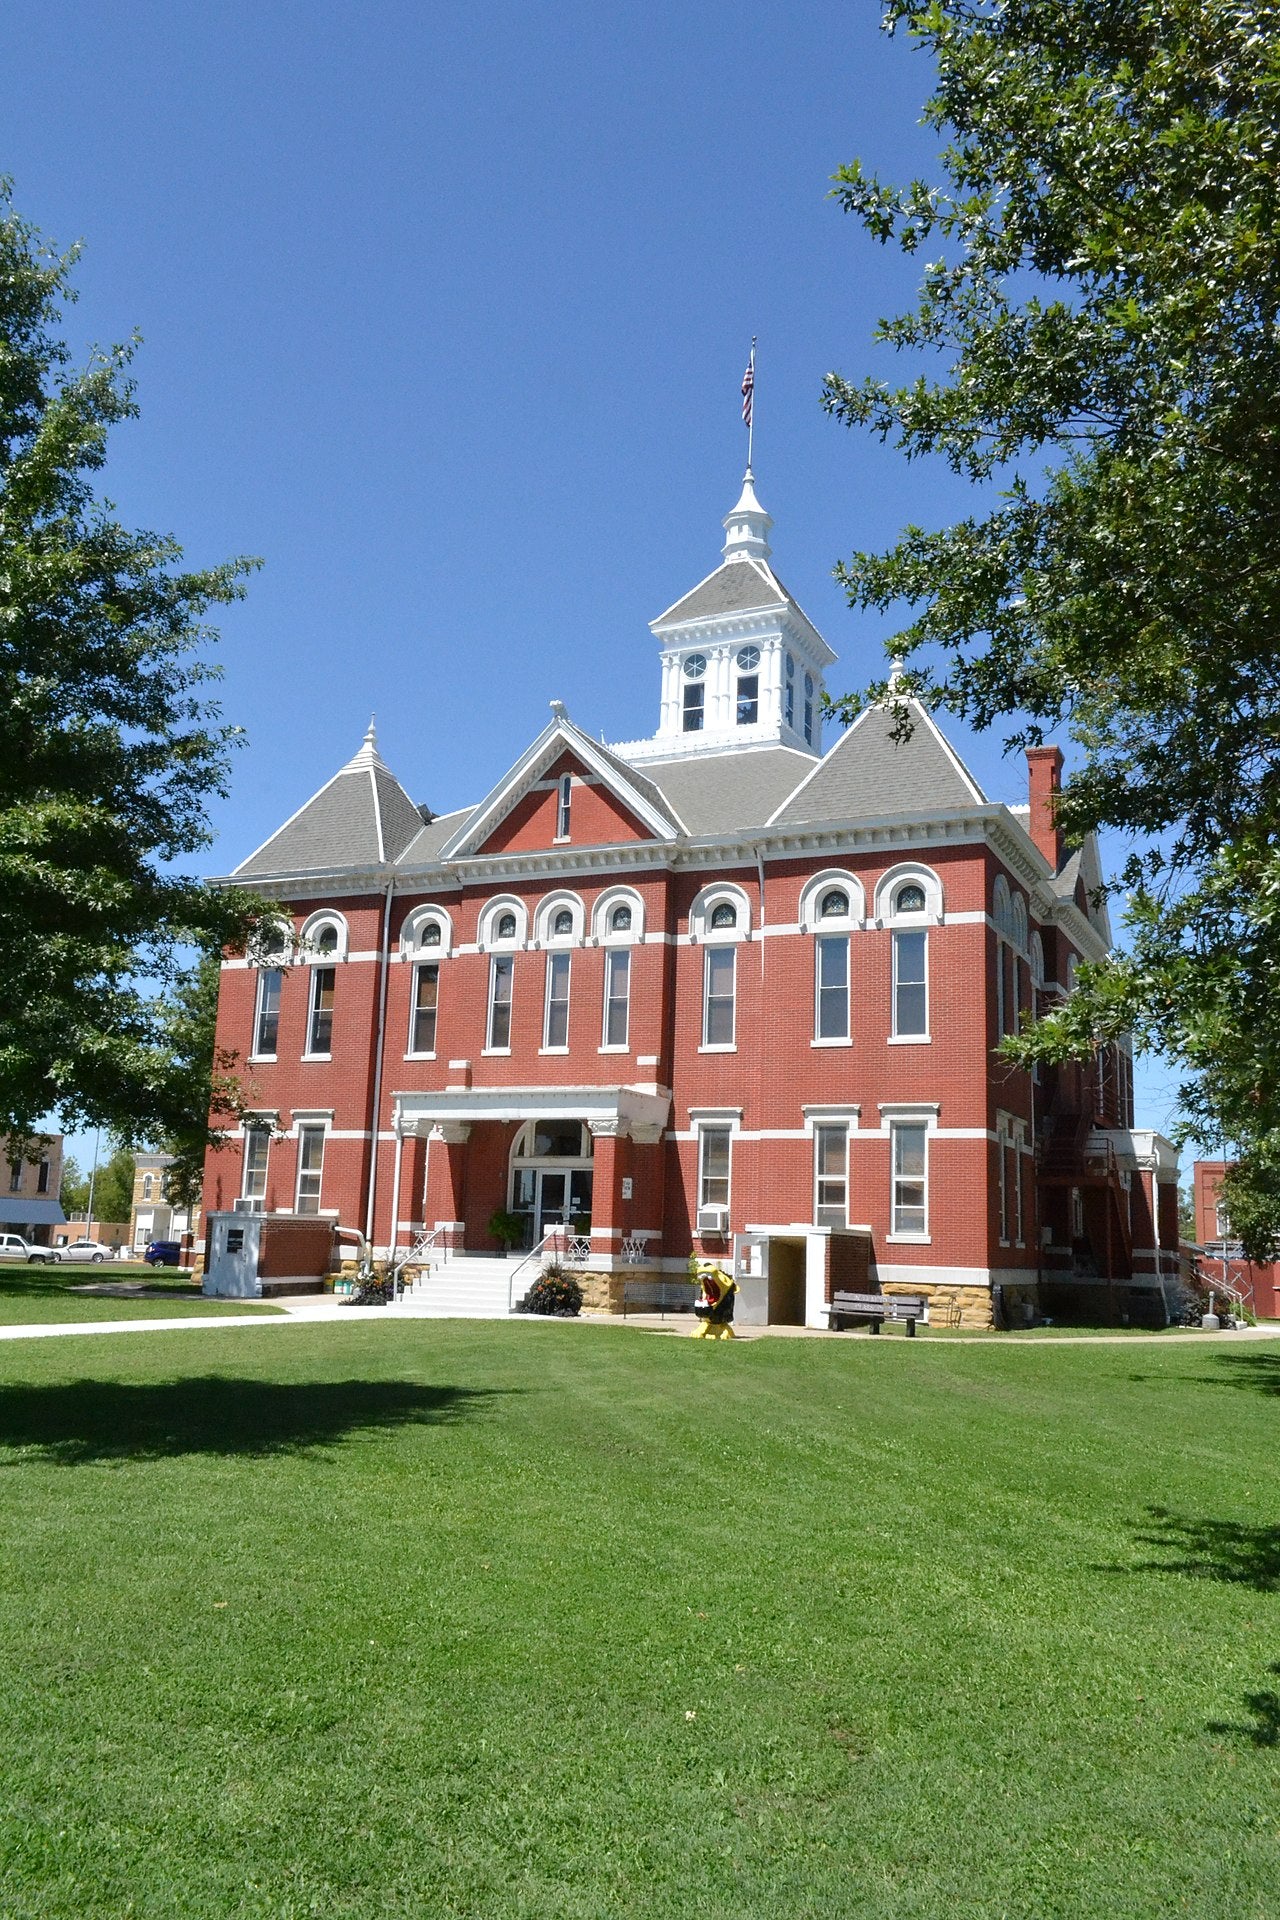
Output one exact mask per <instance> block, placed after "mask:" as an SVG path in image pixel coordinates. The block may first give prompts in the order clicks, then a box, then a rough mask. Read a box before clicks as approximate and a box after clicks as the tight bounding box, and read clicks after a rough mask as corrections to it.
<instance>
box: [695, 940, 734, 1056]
mask: <svg viewBox="0 0 1280 1920" xmlns="http://www.w3.org/2000/svg"><path fill="white" fill-rule="evenodd" d="M737 959H738V951H737V948H736V947H708V948H707V959H706V969H707V970H706V974H705V976H704V977H705V989H704V993H703V1014H702V1041H703V1045H704V1046H708V1047H731V1046H732V1045H733V1002H734V982H735V979H736V974H737Z"/></svg>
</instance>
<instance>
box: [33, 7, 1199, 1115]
mask: <svg viewBox="0 0 1280 1920" xmlns="http://www.w3.org/2000/svg"><path fill="white" fill-rule="evenodd" d="M879 12H880V9H879V7H878V6H877V5H876V4H875V3H874V0H864V3H862V4H853V5H835V4H825V3H824V0H800V4H798V5H797V4H791V5H776V4H775V5H770V6H764V7H757V8H754V9H751V8H744V7H742V6H740V5H730V4H728V0H682V4H679V5H672V4H669V3H668V4H651V5H648V6H645V7H636V8H622V7H616V6H615V7H609V6H600V5H598V4H595V5H588V4H585V3H584V0H555V4H545V3H544V4H515V3H514V0H495V3H494V4H491V5H489V6H487V7H485V8H477V7H475V6H474V5H463V4H459V3H458V0H431V4H429V5H423V4H421V3H420V0H419V4H409V3H408V0H364V4H362V5H360V6H356V5H354V4H347V5H343V6H339V5H335V4H332V0H313V4H310V5H308V6H305V7H304V6H299V5H292V6H286V5H281V4H272V0H266V3H265V4H263V0H258V4H256V5H249V4H239V5H228V4H224V3H221V0H211V3H210V4H204V5H201V6H200V7H195V6H193V5H183V4H179V5H177V6H175V5H173V4H172V0H169V3H168V4H159V3H158V0H157V3H156V4H152V5H144V4H139V0H116V4H114V5H112V6H109V7H103V6H101V5H90V4H88V0H10V4H9V6H8V7H7V9H6V42H7V45H6V58H5V63H4V64H5V71H4V75H3V78H0V100H2V101H3V127H4V139H3V142H2V143H0V170H6V171H8V172H10V173H11V174H12V175H13V176H14V179H15V185H16V198H17V203H18V205H19V207H20V209H21V210H22V212H23V213H24V214H25V215H26V216H27V217H28V218H29V219H32V220H34V221H35V222H37V223H38V224H39V225H40V226H41V227H43V228H44V230H45V231H46V232H47V233H48V234H50V235H51V236H52V237H53V238H55V239H56V240H57V241H59V242H61V243H67V242H70V241H72V240H75V239H79V238H83V240H84V241H85V254H84V258H83V262H82V265H81V267H80V270H79V273H78V284H79V286H80V290H81V298H80V301H79V304H78V306H77V307H75V308H74V309H73V310H72V313H71V316H70V326H69V336H70V338H71V341H72V344H73V347H74V348H75V350H76V351H77V352H78V353H80V352H87V350H88V348H89V346H90V345H91V344H92V343H105V342H108V341H113V340H118V339H121V338H123V337H124V336H126V335H127V334H128V333H129V332H130V330H131V329H133V328H135V327H136V328H137V329H138V330H139V331H140V332H141V333H142V335H143V338H144V344H143V347H142V349H141V352H140V354H139V356H138V359H137V361H136V373H137V378H138V387H139V399H140V402H141V407H142V418H141V420H140V421H139V422H137V423H135V424H133V425H131V426H128V427H125V428H123V429H121V430H120V431H119V432H118V434H117V436H116V439H115V442H114V445H113V449H112V453H111V458H110V463H109V467H108V470H107V475H106V479H105V482H104V485H105V489H106V491H108V492H109V494H110V495H111V497H112V498H113V500H114V501H115V502H116V503H117V505H118V507H119V509H120V512H121V513H122V515H123V516H124V517H125V518H126V519H127V520H129V521H130V522H132V523H135V524H138V525H148V526H152V527H155V528H157V529H160V530H163V531H171V532H173V533H174V534H176V536H177V537H178V539H179V540H180V541H181V542H182V544H183V546H184V547H185V549H186V551H187V554H188V557H189V559H190V560H191V561H192V562H193V563H197V564H203V563H206V562H211V561H214V560H217V559H220V558H223V557H225V556H227V555H230V554H233V553H254V554H260V555H261V556H262V557H263V559H264V560H265V563H266V564H265V567H264V569H263V571H262V572H261V573H260V574H259V575H257V576H256V578H255V579H254V580H253V582H252V584H251V586H250V591H249V597H248V599H247V601H246V602H245V604H244V605H243V606H242V607H239V608H236V609H233V610H232V611H231V612H230V613H229V614H228V615H227V616H225V618H224V619H223V620H222V634H223V638H222V644H221V646H220V647H219V649H218V654H219V657H220V659H221V662H222V665H223V667H224V670H225V680H224V682H223V684H222V689H221V698H222V701H223V705H224V708H225V711H226V714H227V716H228V717H229V718H230V719H232V720H234V721H236V722H238V723H241V724H243V725H244V726H245V727H246V729H247V733H248V739H247V744H246V745H245V747H244V748H243V750H242V751H241V752H240V753H238V754H237V756H236V760H235V765H234V769H233V786H232V792H231V795H230V798H229V799H228V800H227V801H226V802H224V803H220V804H218V805H217V806H216V807H215V809H214V825H215V827H216V830H217V835H218V837H217V840H216V842H215V844H214V846H213V848H212V849H211V851H210V853H209V855H208V857H207V858H206V860H205V861H204V862H203V863H202V864H203V870H204V871H207V872H226V871H228V870H229V869H230V868H231V867H232V866H234V865H235V864H236V862H237V861H238V860H240V859H241V858H243V857H244V855H245V854H246V853H248V852H249V851H250V850H251V849H252V848H253V847H254V846H255V845H257V843H258V842H259V841H261V840H262V839H263V838H265V837H266V835H267V834H268V833H269V832H270V831H271V830H272V828H273V827H275V826H276V825H278V824H279V822H280V821H281V820H282V819H284V818H285V817H286V816H287V815H288V814H289V813H291V812H292V811H293V809H294V808H295V807H296V806H298V805H299V804H300V803H301V801H302V800H304V799H305V798H306V797H307V795H308V794H309V793H311V792H312V791H313V790H314V789H315V788H316V787H317V786H318V785H320V784H321V782H322V781H323V780H325V779H327V778H328V776H329V775H330V774H331V773H332V772H333V771H334V770H335V768H336V767H338V766H339V765H340V764H341V763H342V762H343V761H344V760H345V759H347V758H348V757H349V755H350V754H351V753H352V752H353V751H354V750H355V748H356V747H357V746H358V744H359V741H360V737H361V735H362V733H363V731H364V728H365V726H366V724H367V722H368V718H369V714H370V712H376V714H377V716H378V731H379V741H380V745H381V747H382V750H383V753H384V754H385V756H386V758H387V760H388V761H389V762H390V764H391V766H392V767H393V768H394V769H395V771H396V772H397V773H398V774H399V776H400V778H401V779H402V780H403V781H404V783H405V785H406V786H407V787H408V788H409V790H410V792H411V793H412V794H413V796H414V798H415V799H417V800H424V801H427V802H429V804H430V805H431V806H432V807H434V808H436V809H437V810H444V809H446V808H449V807H453V806H458V805H461V804H463V803H465V802H467V801H470V800H474V799H476V798H477V797H479V795H480V794H481V793H482V792H483V791H484V790H485V789H486V788H487V787H488V786H489V785H490V784H491V783H492V782H493V781H494V780H496V778H497V777H498V776H499V775H500V774H501V773H502V772H503V771H504V770H505V768H506V767H507V766H508V765H509V764H510V762H511V761H512V760H513V759H514V758H515V757H516V756H517V754H518V753H519V752H520V751H521V749H522V748H523V747H524V746H525V745H526V744H527V742H528V741H529V739H530V738H531V737H532V736H533V735H534V734H535V733H537V732H538V731H539V730H540V728H541V727H542V726H543V724H544V723H545V721H546V718H547V701H548V700H549V699H550V698H551V697H553V696H557V697H560V698H562V699H564V700H565V701H566V703H567V704H568V707H569V711H570V713H571V715H572V716H573V718H574V719H575V720H577V721H579V722H580V723H581V724H583V725H585V726H587V727H589V728H590V729H591V730H592V731H595V732H599V731H603V732H604V734H605V735H606V737H608V738H611V739H626V738H633V737H635V736H636V735H638V734H643V733H647V732H650V731H652V729H653V727H654V726H655V725H656V721H657V691H658V674H657V666H656V652H657V649H656V644H655V642H654V641H653V638H652V636H651V635H650V634H649V632H648V627H647V622H648V621H649V620H650V619H652V618H653V617H654V615H656V614H657V613H658V612H660V611H661V609H662V608H663V607H665V606H666V605H668V604H669V603H670V601H671V600H673V599H674V598H675V597H676V596H677V595H678V594H679V593H680V592H682V591H683V590H684V589H685V588H687V587H689V586H691V585H692V584H693V583H694V582H695V581H696V580H698V579H700V578H701V577H702V575H703V574H704V573H705V572H706V571H707V570H708V569H709V568H710V567H711V566H712V565H714V564H715V562H716V560H717V559H718V557H719V545H720V541H721V539H722V533H721V529H720V524H719V523H720V519H721V517H722V515H723V514H724V513H725V512H726V511H727V510H728V508H729V507H730V506H731V505H732V502H733V500H734V498H735V496H736V488H737V483H738V480H739V477H740V474H741V469H742V465H743V458H744V451H745V449H744V435H743V431H742V428H741V425H740V422H739V418H738V407H739V395H738V384H739V381H740V379H741V374H742V368H743V363H744V360H745V356H746V350H747V347H748V344H749V341H750V338H751V335H752V334H753V333H756V334H758V335H759V336H760V347H759V360H758V385H757V434H756V460H755V465H756V473H757V477H758V485H759V491H760V494H761V497H762V499H763V500H764V502H765V504H766V505H767V506H768V508H769V510H770V512H771V513H772V514H773V516H774V520H775V522H776V526H775V530H774V535H773V541H774V556H775V562H776V564H777V567H778V570H779V572H780V573H781V575H782V577H783V578H784V579H785V580H786V582H787V584H788V586H789V587H790V588H791V590H792V592H793V593H795V595H796V597H797V598H798V599H799V600H800V602H801V604H802V605H803V606H804V607H805V608H806V610H807V611H808V612H809V613H810V615H811V616H812V617H813V619H814V620H815V621H816V622H817V624H818V626H819V627H820V628H821V630H822V631H823V632H824V633H825V635H826V637H827V638H828V640H829V641H830V642H831V644H832V645H833V646H834V647H835V648H836V650H837V652H838V653H839V654H840V664H839V665H838V666H837V668H836V669H835V671H834V673H833V675H832V688H833V690H834V691H837V692H838V691H841V690H843V689H844V688H847V687H850V686H853V685H856V684H861V683H862V682H864V681H865V680H867V679H868V678H871V677H872V676H873V675H875V674H876V673H877V672H878V671H879V670H880V666H881V659H882V656H881V654H880V652H879V641H880V638H881V637H882V633H883V632H884V631H885V630H886V629H885V628H884V626H883V625H882V624H881V623H877V622H876V621H874V620H870V619H868V618H867V617H866V616H861V615H855V614H853V613H851V612H850V611H849V609H848V608H847V606H846V605H845V603H844V599H843V596H842V594H841V593H840V591H839V589H838V588H837V587H836V585H835V583H834V581H833V580H832V578H831V569H832V566H833V564H834V562H835V561H836V559H837V558H838V557H839V556H841V555H842V554H846V553H848V552H849V551H851V550H852V549H853V548H854V547H855V546H860V545H861V546H876V545H887V544H888V543H890V542H891V541H892V539H893V538H894V536H895V534H896V532H897V530H898V528H899V527H900V526H901V525H902V523H903V522H904V521H906V520H907V519H911V518H914V519H919V520H925V521H931V520H944V519H947V518H951V517H954V516H956V515H957V514H959V513H960V512H963V511H964V510H965V508H966V505H967V501H966V496H965V493H964V491H963V489H962V488H961V486H960V485H959V483H958V482H956V481H955V480H953V479H952V478H951V477H950V476H949V475H948V474H947V473H946V472H945V471H944V470H942V469H941V468H925V467H923V466H916V467H911V468H908V466H907V465H906V463H905V462H904V461H903V460H902V458H901V456H899V455H897V454H896V453H894V452H893V451H892V450H891V449H886V448H882V447H880V446H879V445H877V444H875V443H873V442H871V441H870V440H868V439H865V438H862V437H854V436H851V435H850V434H849V433H848V432H847V431H846V430H845V429H843V428H841V427H838V426H836V425H835V424H833V423H832V422H831V421H830V420H828V419H827V417H826V416H825V415H824V414H823V412H822V411H821V408H820V405H819V393H820V387H821V380H822V376H823V374H824V373H825V372H826V371H827V370H828V369H829V368H831V367H833V366H834V367H838V368H840V369H841V370H842V371H844V372H846V373H851V374H856V373H860V372H863V371H866V370H869V369H872V368H874V367H876V366H878V365H880V364H884V363H885V359H886V356H885V355H884V351H883V349H875V348H873V346H872V344H871V332H872V328H873V326H874V323H875V320H876V318H877V317H878V316H879V315H880V314H882V313H886V312H890V311H894V310H896V309H898V308H899V307H901V306H903V305H905V304H907V302H908V301H909V300H910V296H911V291H912V287H913V284H914V273H913V271H912V269H911V267H910V265H909V263H906V262H904V261H903V260H901V259H900V258H899V256H898V255H897V254H895V253H890V252H887V251H885V250H883V249H881V248H878V247H876V246H875V245H873V244H872V243H871V242H870V241H868V240H867V239H866V238H865V237H864V236H863V235H862V233H861V231H860V229H858V228H857V227H856V226H855V225H854V223H853V222H852V221H850V220H849V219H848V218H847V217H845V216H844V215H842V214H841V212H840V211H839V209H838V208H837V207H836V206H835V204H834V203H833V202H831V201H830V200H828V198H827V190H828V186H829V177H830V175H831V174H832V172H833V171H834V169H835V168H836V166H837V165H838V164H839V163H840V162H841V161H843V160H846V159H850V158H852V157H853V156H854V155H859V156H861V157H862V158H863V159H864V160H865V161H866V162H868V163H869V164H871V165H873V166H874V167H875V168H877V169H878V170H880V171H882V172H883V173H884V174H886V175H887V176H888V177H889V178H901V177H905V176H906V175H907V174H909V173H910V172H912V171H915V170H920V169H927V168H928V167H929V163H930V159H931V155H932V152H933V148H934V141H933V139H932V137H931V136H929V135H927V134H926V133H925V132H924V131H923V130H922V129H921V128H920V127H919V126H918V124H917V121H918V115H919V110H920V105H921V103H922V101H923V99H924V97H925V94H926V92H927V90H928V78H929V75H928V68H927V66H926V64H925V62H924V61H923V59H922V58H921V57H920V56H919V55H918V54H915V53H913V52H912V51H911V50H910V48H909V46H908V44H907V43H906V42H905V41H902V40H897V41H890V40H887V39H885V38H884V37H883V36H882V35H881V34H880V32H879V30H878V26H877V21H878V18H879ZM949 730H950V731H952V733H953V735H955V734H956V729H955V728H954V727H951V728H950V729H949ZM958 743H959V744H960V745H961V746H962V749H963V750H964V751H965V752H966V754H967V756H968V758H969V759H970V761H971V764H972V765H973V767H974V770H975V772H976V773H977V775H978V777H979V779H980V780H981V781H982V782H983V784H984V785H985V786H986V787H987V790H988V791H989V792H990V793H991V794H992V795H993V797H996V798H1000V799H1017V798H1020V797H1023V794H1024V790H1025V776H1024V773H1023V770H1022V767H1021V765H1019V764H1018V763H1017V762H1014V761H1008V760H1004V759H1002V757H1001V753H1000V749H999V744H998V742H996V741H994V740H983V741H972V740H970V739H968V738H965V737H960V738H959V742H958ZM1138 1117H1139V1121H1140V1123H1145V1124H1155V1125H1161V1126H1163V1125H1167V1124H1168V1123H1169V1122H1170V1121H1171V1119H1172V1111H1171V1098H1170V1091H1169V1083H1168V1080H1167V1076H1165V1075H1164V1074H1163V1073H1160V1072H1158V1071H1154V1070H1151V1069H1148V1070H1147V1072H1146V1075H1145V1078H1144V1086H1143V1090H1142V1092H1140V1112H1139V1116H1138Z"/></svg>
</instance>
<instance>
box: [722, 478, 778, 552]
mask: <svg viewBox="0 0 1280 1920" xmlns="http://www.w3.org/2000/svg"><path fill="white" fill-rule="evenodd" d="M723 524H724V531H725V541H724V557H725V559H726V560H767V559H768V558H769V554H770V552H771V551H772V549H771V548H770V546H769V529H770V527H771V526H772V525H773V520H772V518H771V516H770V515H769V514H767V513H766V512H765V510H764V508H763V507H762V506H761V505H760V502H759V501H758V500H757V499H756V479H755V475H754V474H753V473H752V471H751V468H750V467H748V468H747V470H746V472H745V473H744V474H743V476H742V492H741V493H740V494H739V496H738V504H737V506H736V507H735V508H734V509H733V511H732V513H727V514H726V515H725V517H724V522H723Z"/></svg>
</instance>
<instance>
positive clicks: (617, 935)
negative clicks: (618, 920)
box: [591, 887, 645, 947]
mask: <svg viewBox="0 0 1280 1920" xmlns="http://www.w3.org/2000/svg"><path fill="white" fill-rule="evenodd" d="M615 907H630V909H631V925H630V926H629V927H621V928H618V929H615V928H613V927H611V926H610V925H609V922H610V920H611V919H612V917H613V911H614V908H615ZM644 936H645V912H644V900H643V899H642V898H641V896H640V894H638V893H637V892H636V890H635V888H634V887H609V888H607V889H606V891H605V892H604V893H602V894H600V895H599V896H598V897H597V899H596V903H595V905H594V907H593V908H592V909H591V937H592V939H593V940H594V941H595V943H596V945H597V946H598V947H634V946H638V945H639V943H640V942H641V941H642V940H643V939H644Z"/></svg>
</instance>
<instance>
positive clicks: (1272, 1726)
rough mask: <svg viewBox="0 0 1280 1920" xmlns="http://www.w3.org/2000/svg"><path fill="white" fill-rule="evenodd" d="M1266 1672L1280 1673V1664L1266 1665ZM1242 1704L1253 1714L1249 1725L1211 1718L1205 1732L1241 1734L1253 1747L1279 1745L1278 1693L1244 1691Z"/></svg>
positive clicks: (1279, 1706)
mask: <svg viewBox="0 0 1280 1920" xmlns="http://www.w3.org/2000/svg"><path fill="white" fill-rule="evenodd" d="M1267 1672H1268V1673H1280V1665H1277V1666H1274V1667H1268V1668H1267ZM1244 1704H1245V1709H1246V1711H1247V1712H1249V1713H1251V1714H1252V1715H1253V1725H1252V1726H1251V1727H1242V1726H1240V1724H1239V1723H1238V1722H1236V1721H1231V1720H1211V1721H1210V1722H1209V1724H1208V1727H1207V1728H1206V1732H1208V1733H1235V1734H1241V1735H1243V1737H1244V1738H1245V1739H1246V1740H1248V1741H1250V1743H1251V1744H1252V1745H1253V1746H1255V1747H1280V1693H1272V1692H1270V1691H1268V1692H1266V1693H1246V1695H1245V1696H1244Z"/></svg>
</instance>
